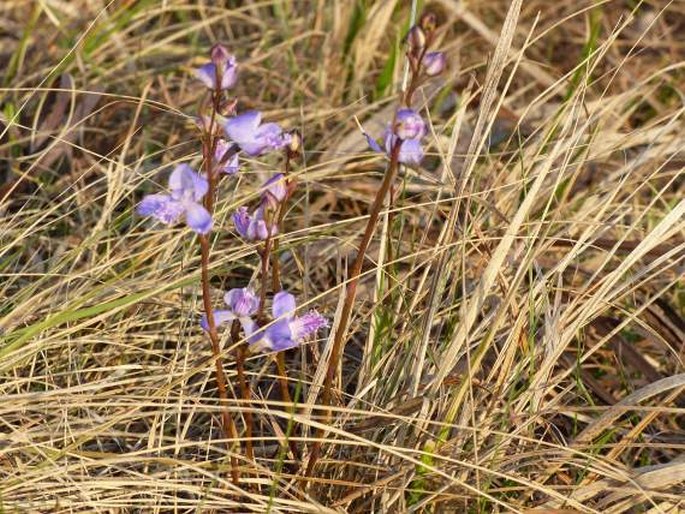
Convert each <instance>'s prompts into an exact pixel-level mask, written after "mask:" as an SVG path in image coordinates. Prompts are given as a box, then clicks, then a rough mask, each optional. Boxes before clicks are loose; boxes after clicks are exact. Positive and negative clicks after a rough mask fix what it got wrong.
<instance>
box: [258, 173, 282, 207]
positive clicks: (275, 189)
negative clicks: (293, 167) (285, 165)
mask: <svg viewBox="0 0 685 514" xmlns="http://www.w3.org/2000/svg"><path fill="white" fill-rule="evenodd" d="M262 190H263V195H264V196H265V197H266V199H267V200H268V201H269V203H271V204H272V205H276V204H279V203H281V202H282V201H283V200H285V197H286V196H287V194H288V189H287V187H286V183H285V175H283V173H276V174H275V175H274V176H273V177H271V178H270V179H269V180H267V181H266V182H265V183H264V185H263V186H262Z"/></svg>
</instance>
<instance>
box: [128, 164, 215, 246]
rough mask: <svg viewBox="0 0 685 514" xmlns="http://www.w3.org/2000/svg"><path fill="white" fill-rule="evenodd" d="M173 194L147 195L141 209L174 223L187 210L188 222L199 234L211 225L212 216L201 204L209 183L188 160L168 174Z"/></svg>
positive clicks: (209, 228) (142, 211)
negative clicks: (189, 164) (187, 162)
mask: <svg viewBox="0 0 685 514" xmlns="http://www.w3.org/2000/svg"><path fill="white" fill-rule="evenodd" d="M169 190H170V192H171V194H163V193H157V194H152V195H147V196H146V197H145V198H143V200H142V201H141V202H140V203H139V204H138V209H137V211H138V213H139V214H141V215H143V216H152V217H154V218H156V219H158V220H159V221H161V222H162V223H165V224H167V225H173V224H174V223H176V222H177V221H178V220H179V218H180V217H181V216H182V215H184V214H185V218H186V223H187V224H188V226H189V227H190V228H191V229H192V230H194V231H195V232H197V233H198V234H207V233H208V232H209V231H210V230H211V229H212V216H211V215H210V214H209V212H208V211H207V209H205V208H204V207H203V206H202V204H201V203H200V202H201V201H202V197H203V196H204V195H206V194H207V191H208V190H209V184H208V183H207V180H206V179H205V178H203V177H201V176H200V175H198V174H197V173H196V172H195V171H194V170H193V169H192V168H191V167H190V166H188V165H187V164H179V165H178V166H176V168H174V171H172V172H171V175H170V176H169Z"/></svg>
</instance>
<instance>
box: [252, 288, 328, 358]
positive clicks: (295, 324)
mask: <svg viewBox="0 0 685 514" xmlns="http://www.w3.org/2000/svg"><path fill="white" fill-rule="evenodd" d="M296 308H297V305H296V304H295V297H294V296H293V295H291V294H290V293H288V292H286V291H281V292H280V293H277V294H276V295H275V296H274V301H273V305H272V314H273V317H274V320H275V321H274V322H273V323H271V324H270V325H268V326H267V327H266V329H265V330H264V333H263V335H262V337H261V339H259V341H261V342H263V343H264V344H265V346H266V347H267V348H269V349H270V350H273V351H276V352H279V351H281V350H288V349H289V348H294V347H296V346H298V345H299V344H300V343H302V341H304V340H305V339H306V338H307V337H309V336H312V335H314V334H315V333H316V332H317V331H318V330H319V329H321V328H324V327H327V326H328V320H327V319H326V318H324V317H323V316H322V315H321V314H319V313H318V312H316V311H315V310H311V311H309V312H308V313H307V314H303V315H302V316H295V309H296ZM255 342H256V341H255Z"/></svg>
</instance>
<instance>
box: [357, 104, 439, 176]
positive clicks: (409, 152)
mask: <svg viewBox="0 0 685 514" xmlns="http://www.w3.org/2000/svg"><path fill="white" fill-rule="evenodd" d="M425 133H426V124H425V122H424V121H423V119H422V118H421V116H419V114H417V113H416V111H414V110H412V109H407V108H404V109H399V110H398V111H397V114H396V116H395V128H394V131H393V130H392V129H391V127H390V126H388V127H387V128H386V129H385V130H384V131H383V134H382V136H381V138H382V139H383V146H384V147H385V148H382V147H381V145H380V144H378V141H376V140H375V139H374V138H372V137H371V136H370V135H369V134H367V133H366V132H363V134H364V137H365V138H366V141H367V143H368V144H369V146H370V147H371V149H372V150H373V151H374V152H380V153H385V154H386V155H388V156H390V154H391V153H392V148H393V146H395V142H396V141H397V140H398V138H399V140H400V141H401V143H400V145H401V146H400V150H399V155H398V160H399V162H400V163H402V164H407V165H409V166H418V165H419V164H420V163H421V160H422V159H423V147H422V146H421V138H422V137H423V136H424V135H425Z"/></svg>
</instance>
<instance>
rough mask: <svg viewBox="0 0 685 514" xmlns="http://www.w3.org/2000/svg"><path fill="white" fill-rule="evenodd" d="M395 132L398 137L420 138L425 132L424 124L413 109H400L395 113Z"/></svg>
mask: <svg viewBox="0 0 685 514" xmlns="http://www.w3.org/2000/svg"><path fill="white" fill-rule="evenodd" d="M395 133H396V134H397V135H398V137H399V138H400V139H421V138H422V137H423V136H424V134H425V133H426V124H425V123H424V121H423V119H422V118H421V116H420V115H419V114H418V113H417V112H416V111H414V110H413V109H406V108H405V109H400V110H398V111H397V114H396V115H395Z"/></svg>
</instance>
